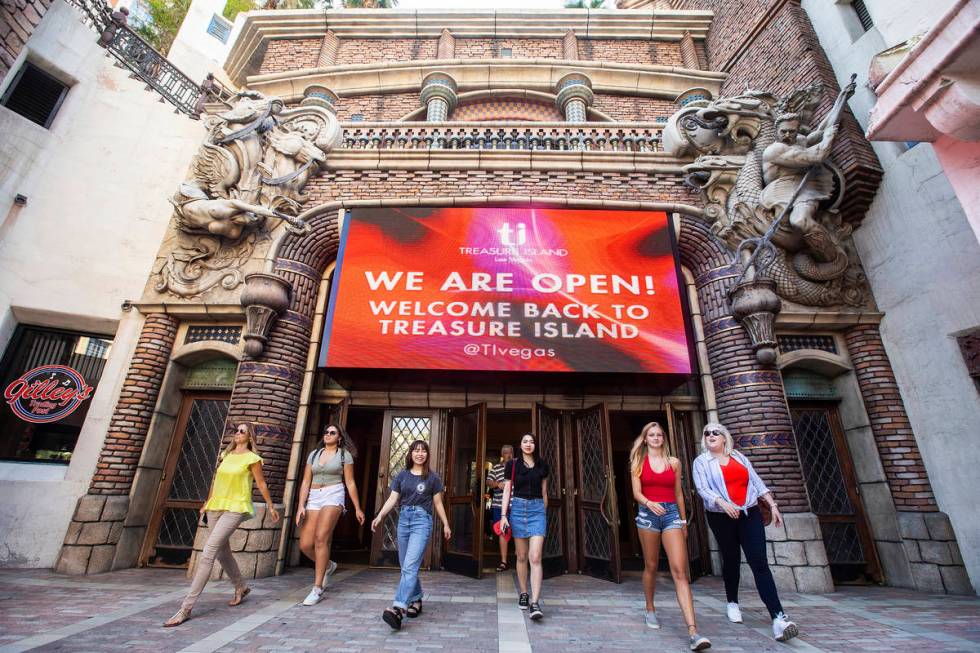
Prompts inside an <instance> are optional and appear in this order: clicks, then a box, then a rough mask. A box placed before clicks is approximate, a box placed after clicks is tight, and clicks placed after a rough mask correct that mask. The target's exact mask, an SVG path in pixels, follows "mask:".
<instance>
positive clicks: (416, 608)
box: [405, 599, 422, 619]
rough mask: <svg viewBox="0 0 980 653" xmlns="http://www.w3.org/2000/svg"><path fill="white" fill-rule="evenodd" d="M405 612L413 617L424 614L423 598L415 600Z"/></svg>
mask: <svg viewBox="0 0 980 653" xmlns="http://www.w3.org/2000/svg"><path fill="white" fill-rule="evenodd" d="M405 614H406V615H408V616H409V617H411V618H412V619H414V618H415V617H417V616H419V615H420V614H422V599H419V600H418V601H414V602H413V603H412V604H411V605H410V606H408V609H407V610H405Z"/></svg>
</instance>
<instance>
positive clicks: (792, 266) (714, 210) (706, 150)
mask: <svg viewBox="0 0 980 653" xmlns="http://www.w3.org/2000/svg"><path fill="white" fill-rule="evenodd" d="M850 92H852V91H851V89H850V87H848V89H846V91H845V93H842V94H841V97H839V98H838V101H837V102H836V103H835V105H834V107H833V108H832V109H831V111H830V112H829V113H828V114H827V116H826V118H824V119H823V120H822V121H820V123H819V124H813V120H812V117H813V112H814V110H815V108H816V107H817V105H818V104H819V102H820V99H821V93H822V89H821V87H820V86H819V85H818V84H813V85H810V86H808V87H806V88H803V89H800V90H798V91H796V92H794V93H793V94H791V95H789V96H788V97H785V98H782V99H777V98H776V97H774V96H773V95H771V94H768V93H763V92H758V91H748V90H747V91H746V92H745V93H743V94H741V95H739V96H736V97H732V98H718V99H714V100H696V101H691V102H688V103H687V104H686V105H685V106H683V107H682V108H681V109H680V110H679V111H677V112H676V113H675V114H674V115H673V116H671V118H670V120H669V121H668V123H667V126H666V128H665V129H664V135H663V143H664V148H665V149H666V150H667V151H669V152H671V153H672V154H674V155H677V156H690V155H692V154H693V155H697V158H696V159H695V161H694V162H693V163H691V164H689V165H687V166H685V168H684V170H685V181H686V182H687V183H688V184H689V185H691V186H692V187H694V188H696V189H697V190H699V191H700V192H701V195H702V199H703V200H704V202H705V208H706V214H707V216H708V217H709V218H710V219H711V220H712V221H713V225H712V230H713V231H714V233H715V234H717V235H718V237H719V238H720V239H721V240H723V241H724V242H725V243H726V244H728V246H729V247H731V248H732V250H733V251H739V252H740V254H741V255H742V262H743V264H745V263H747V262H748V260H749V259H750V258H752V259H753V261H752V265H754V266H755V267H756V268H757V269H756V270H755V271H754V272H755V273H757V274H758V275H759V276H761V277H765V278H768V279H771V280H773V281H774V282H775V284H776V288H775V291H776V294H777V295H778V296H779V297H781V298H782V299H784V300H787V301H791V302H794V303H796V304H801V305H804V306H813V307H820V308H831V307H863V306H866V305H868V304H869V302H870V292H869V289H868V286H867V283H866V280H865V277H864V274H863V272H862V270H861V267H860V264H859V262H858V259H857V257H856V256H855V254H854V252H853V246H852V244H851V240H850V235H851V230H850V227H849V226H848V225H846V224H843V223H842V221H841V219H840V215H839V213H838V212H837V205H838V204H839V203H840V199H841V197H842V195H843V192H844V181H843V175H842V174H840V171H839V169H838V168H837V166H836V165H834V163H833V162H832V161H831V160H830V158H829V152H830V147H831V145H832V143H833V139H834V136H835V134H836V131H837V121H838V119H839V116H840V112H841V110H842V109H843V106H844V102H845V101H846V97H849V94H850ZM784 213H785V215H783V214H784ZM780 217H782V219H781V220H780V219H779V218H780ZM777 220H778V226H777V227H776V228H774V229H772V230H770V227H771V226H772V225H773V224H774V223H775V222H777ZM770 231H771V233H768V234H767V232H770ZM764 237H765V239H766V241H767V242H771V243H772V245H773V247H771V248H765V251H764V252H762V251H760V254H763V255H762V256H758V255H757V256H755V257H753V256H752V254H753V251H754V249H755V248H754V246H753V243H755V242H757V241H759V240H761V239H763V238H764Z"/></svg>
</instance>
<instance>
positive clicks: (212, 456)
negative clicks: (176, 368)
mask: <svg viewBox="0 0 980 653" xmlns="http://www.w3.org/2000/svg"><path fill="white" fill-rule="evenodd" d="M229 399H230V394H229V393H226V392H222V393H185V394H184V398H183V401H182V403H181V406H180V412H179V413H178V416H177V422H176V427H175V428H174V435H173V438H172V439H171V443H170V450H169V452H168V453H167V458H166V462H165V463H164V467H163V472H162V475H161V479H160V490H159V492H158V494H157V500H156V509H155V510H154V511H153V516H152V518H151V519H150V524H149V528H148V530H147V534H146V539H145V540H144V546H143V550H142V552H141V554H140V564H142V565H152V566H162V567H186V566H187V562H188V560H189V559H190V557H191V553H192V552H193V550H194V535H195V534H196V533H197V523H198V511H199V510H200V509H201V506H203V505H204V502H205V500H207V498H208V493H209V492H210V491H211V481H212V479H213V478H214V471H215V468H216V466H217V460H218V452H219V451H220V449H221V438H222V435H223V434H224V428H225V417H226V416H227V415H228V403H229Z"/></svg>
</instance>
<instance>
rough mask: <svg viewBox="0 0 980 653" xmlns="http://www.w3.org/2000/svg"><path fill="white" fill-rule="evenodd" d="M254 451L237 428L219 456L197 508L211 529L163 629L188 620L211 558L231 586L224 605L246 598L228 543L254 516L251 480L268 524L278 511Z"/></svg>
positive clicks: (243, 428) (248, 434)
mask: <svg viewBox="0 0 980 653" xmlns="http://www.w3.org/2000/svg"><path fill="white" fill-rule="evenodd" d="M257 449H258V447H256V446H255V432H254V430H253V429H252V425H251V424H249V423H242V424H239V425H238V428H237V429H236V430H235V435H234V437H233V438H232V441H231V444H229V445H228V447H227V448H226V449H225V450H224V451H223V452H222V453H221V456H220V458H219V459H220V461H221V464H220V465H218V471H217V472H216V473H215V475H214V482H213V483H212V484H211V492H210V494H209V495H208V500H207V501H205V502H204V505H203V506H202V507H201V516H204V512H205V511H208V512H209V513H210V514H209V516H208V521H209V523H210V525H211V533H210V534H209V535H208V541H207V543H206V544H205V545H204V550H203V551H201V555H200V556H199V557H198V559H197V568H196V569H195V570H194V580H193V581H192V582H191V589H190V591H188V592H187V596H186V597H184V602H183V603H181V605H180V610H178V611H177V614H175V615H174V616H172V617H170V619H168V620H167V622H166V623H165V624H163V625H164V627H170V626H179V625H180V624H182V623H184V622H185V621H187V620H188V619H190V618H191V610H192V609H193V608H194V602H195V601H197V597H198V596H200V595H201V592H202V591H203V590H204V586H205V585H207V583H208V578H210V577H211V569H212V568H213V567H214V560H215V558H217V559H218V562H220V563H221V567H222V568H223V569H224V570H225V573H226V574H228V578H230V579H231V582H232V583H234V585H235V598H233V599H232V600H231V601H229V603H228V605H232V606H235V605H238V604H239V603H241V602H242V601H243V600H244V599H245V596H246V595H247V594H248V592H249V589H248V586H247V585H246V584H245V581H244V580H242V574H241V572H240V571H239V570H238V563H236V562H235V557H234V556H233V555H232V554H231V546H230V545H229V544H228V540H229V539H230V538H231V534H232V533H234V532H235V529H237V528H238V525H239V524H241V523H242V522H243V521H246V520H247V519H251V518H252V517H253V516H254V515H255V508H254V507H253V506H252V479H253V478H254V479H255V484H256V485H257V486H258V488H259V492H260V493H261V494H262V500H263V501H265V505H266V506H268V510H269V512H270V513H271V515H272V521H273V522H277V521H279V511H277V510H276V509H275V507H274V506H273V505H272V497H271V496H269V487H268V486H267V485H266V483H265V475H263V474H262V457H261V456H259V455H258V453H256V451H257Z"/></svg>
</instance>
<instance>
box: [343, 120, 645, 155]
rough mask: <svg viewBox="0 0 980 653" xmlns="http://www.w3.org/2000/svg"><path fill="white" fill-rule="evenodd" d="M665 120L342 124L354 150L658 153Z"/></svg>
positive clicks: (344, 144) (350, 147) (345, 138)
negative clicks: (574, 122)
mask: <svg viewBox="0 0 980 653" xmlns="http://www.w3.org/2000/svg"><path fill="white" fill-rule="evenodd" d="M663 127H664V125H663V123H610V122H606V123H585V124H574V125H572V124H568V123H526V122H522V123H514V122H509V123H508V122H456V123H452V122H446V123H432V122H401V123H390V122H387V123H364V122H354V123H344V124H343V128H344V141H343V147H345V148H348V149H352V150H395V149H398V150H570V151H599V152H659V151H661V147H660V133H661V130H663Z"/></svg>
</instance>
